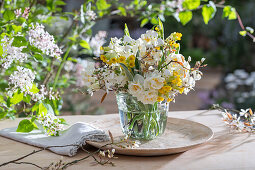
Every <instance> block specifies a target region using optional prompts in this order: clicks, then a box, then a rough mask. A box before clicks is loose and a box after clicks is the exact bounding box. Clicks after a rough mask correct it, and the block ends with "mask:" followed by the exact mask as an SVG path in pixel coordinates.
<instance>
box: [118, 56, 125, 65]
mask: <svg viewBox="0 0 255 170" xmlns="http://www.w3.org/2000/svg"><path fill="white" fill-rule="evenodd" d="M125 62H126V57H124V56H120V57H119V58H118V63H125Z"/></svg>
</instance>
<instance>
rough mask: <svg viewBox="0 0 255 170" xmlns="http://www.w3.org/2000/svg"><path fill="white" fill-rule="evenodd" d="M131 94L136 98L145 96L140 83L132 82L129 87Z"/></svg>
mask: <svg viewBox="0 0 255 170" xmlns="http://www.w3.org/2000/svg"><path fill="white" fill-rule="evenodd" d="M128 90H129V93H130V94H131V95H133V96H135V97H138V98H140V95H143V94H142V93H143V87H142V86H141V84H140V83H137V82H131V83H129V85H128Z"/></svg>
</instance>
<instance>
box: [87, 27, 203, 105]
mask: <svg viewBox="0 0 255 170" xmlns="http://www.w3.org/2000/svg"><path fill="white" fill-rule="evenodd" d="M125 32H126V35H124V37H123V38H120V39H118V38H112V39H111V41H110V44H109V46H107V47H102V48H101V56H100V59H101V61H102V64H101V65H100V66H96V67H92V66H91V65H92V64H93V63H90V64H88V66H87V67H86V69H85V70H86V73H83V81H84V82H85V83H83V84H84V85H85V86H87V87H88V88H89V89H88V91H89V92H90V93H93V92H94V91H97V90H99V89H103V90H105V91H106V92H107V93H108V92H109V91H116V92H128V93H130V94H131V95H133V96H134V97H136V98H137V99H138V100H139V101H141V102H142V103H144V104H154V103H155V102H161V101H163V100H166V101H167V102H170V101H174V99H175V96H176V95H177V94H182V93H185V94H187V93H188V92H189V91H190V90H192V89H193V87H194V86H195V82H196V81H197V80H200V79H201V75H202V72H201V71H199V68H200V67H203V66H204V65H202V63H203V61H204V58H202V60H201V61H198V62H197V63H196V65H195V67H194V68H191V66H190V61H191V57H188V59H187V60H186V59H185V57H184V56H183V55H182V54H180V53H179V51H180V44H179V43H178V41H179V40H181V37H182V34H181V33H177V32H174V33H172V34H171V35H170V36H169V37H167V38H166V39H165V40H164V38H163V25H162V24H161V25H160V26H156V27H154V30H148V31H146V33H145V34H142V35H141V37H140V38H139V39H137V40H135V39H132V38H131V37H130V36H129V33H128V29H127V27H126V29H125Z"/></svg>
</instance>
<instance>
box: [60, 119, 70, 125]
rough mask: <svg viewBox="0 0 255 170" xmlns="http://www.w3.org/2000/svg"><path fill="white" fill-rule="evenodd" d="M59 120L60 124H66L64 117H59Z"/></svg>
mask: <svg viewBox="0 0 255 170" xmlns="http://www.w3.org/2000/svg"><path fill="white" fill-rule="evenodd" d="M59 120H60V124H64V125H68V124H67V123H66V120H65V119H64V118H59Z"/></svg>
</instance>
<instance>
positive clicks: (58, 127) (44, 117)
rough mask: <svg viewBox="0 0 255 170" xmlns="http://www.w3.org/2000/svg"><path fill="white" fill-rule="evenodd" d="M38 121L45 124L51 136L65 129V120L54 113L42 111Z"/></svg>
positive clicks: (46, 131) (57, 134) (44, 126)
mask: <svg viewBox="0 0 255 170" xmlns="http://www.w3.org/2000/svg"><path fill="white" fill-rule="evenodd" d="M37 122H38V123H39V124H41V125H42V126H43V128H44V129H45V133H46V134H47V135H49V136H59V133H60V131H62V130H64V125H63V124H62V123H63V122H62V121H61V120H60V119H59V118H57V117H56V116H55V115H53V114H45V113H42V114H40V115H39V116H38V118H37Z"/></svg>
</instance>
